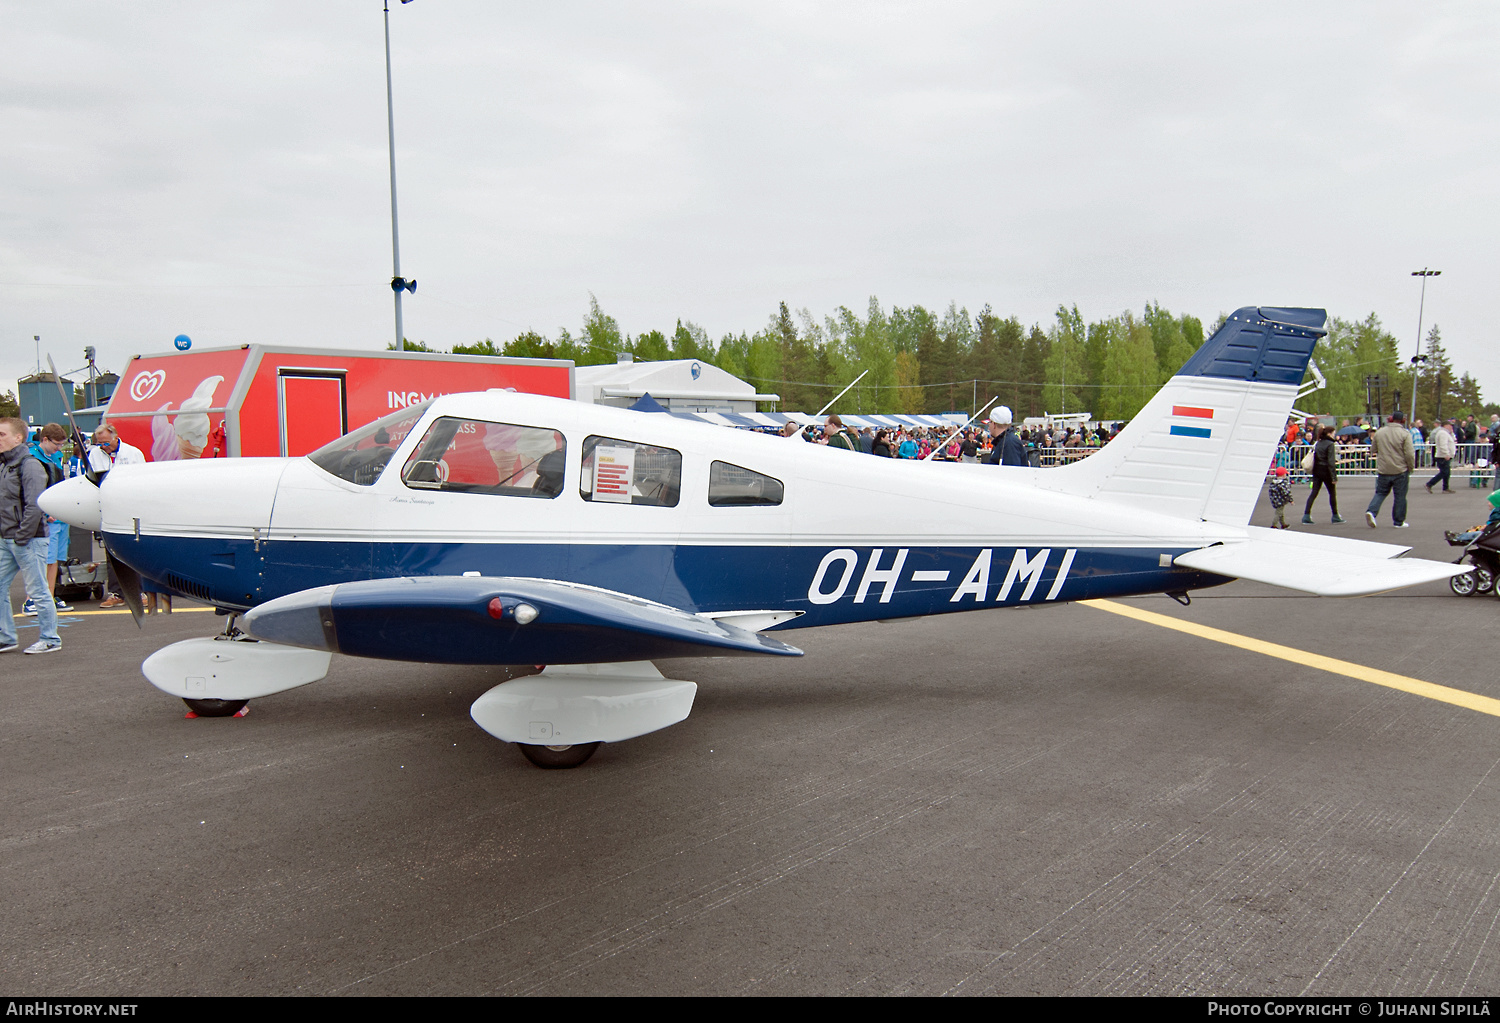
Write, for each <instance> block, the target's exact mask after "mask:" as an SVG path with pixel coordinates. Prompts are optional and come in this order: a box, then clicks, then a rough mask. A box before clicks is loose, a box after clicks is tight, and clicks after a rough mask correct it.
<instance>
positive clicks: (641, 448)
mask: <svg viewBox="0 0 1500 1023" xmlns="http://www.w3.org/2000/svg"><path fill="white" fill-rule="evenodd" d="M578 492H579V494H580V495H581V496H582V497H583V499H584V500H585V501H603V502H608V503H612V504H649V505H656V506H657V507H661V508H675V507H677V499H678V495H679V494H680V493H681V492H682V453H681V452H680V451H674V450H672V449H671V448H659V447H656V446H655V445H653V444H641V443H638V442H636V441H632V440H620V439H618V438H616V437H589V438H587V439H586V440H584V442H583V472H582V474H581V476H580V478H579V482H578Z"/></svg>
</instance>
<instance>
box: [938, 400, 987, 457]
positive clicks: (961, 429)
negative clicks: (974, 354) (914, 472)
mask: <svg viewBox="0 0 1500 1023" xmlns="http://www.w3.org/2000/svg"><path fill="white" fill-rule="evenodd" d="M999 400H1000V395H998V394H997V395H995V396H994V397H993V398H991V399H990V400H989V401H987V402H985V403H984V408H982V409H980V410H979V411H978V412H975V413H974V414H973V415H972V416H970V417H969V422H968V423H965V424H964V425H962V426H960V427H958V428H957V429H955V430H954V431H953V432H952V433H950V434H948V436H946V437H944V438H943V439H942V440H941V441H939V442H938V443H936V444H934V445H933V446H932V450H931V451H929V452H927V457H926V458H924V459H922V461H924V462H927V461H931V459H932V456H933V455H935V454H937V453H938V452H939V451H941V450H943V448H944V447H946V446H947V444H948V442H949V441H950V440H952V439H953V438H954V437H957V436H958V435H959V434H960V433H963V432H964V431H965V430H967V429H968V428H969V424H970V423H972V422H974V420H976V419H978V418H979V417H980V416H982V415H984V413H985V410H986V409H988V408H989V407H990V406H991V405H993V404H995V402H997V401H999Z"/></svg>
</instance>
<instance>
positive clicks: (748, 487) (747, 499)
mask: <svg viewBox="0 0 1500 1023" xmlns="http://www.w3.org/2000/svg"><path fill="white" fill-rule="evenodd" d="M785 492H786V488H785V487H783V486H782V485H781V481H780V480H778V479H775V478H774V477H771V476H767V475H766V474H765V473H760V472H756V471H754V470H753V469H746V468H744V467H742V466H738V465H730V464H729V463H728V462H714V463H713V464H712V465H710V466H709V467H708V503H709V504H710V505H712V506H713V507H715V508H732V507H735V506H736V505H747V504H759V505H776V504H780V503H781V498H782V495H783V494H784V493H785Z"/></svg>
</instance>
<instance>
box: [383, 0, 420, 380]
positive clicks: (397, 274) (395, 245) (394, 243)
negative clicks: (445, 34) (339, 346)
mask: <svg viewBox="0 0 1500 1023" xmlns="http://www.w3.org/2000/svg"><path fill="white" fill-rule="evenodd" d="M401 2H402V3H403V4H409V3H411V0H401ZM385 125H386V132H387V137H388V138H389V139H390V148H391V291H393V292H395V294H396V351H398V352H399V351H401V350H402V349H403V348H405V347H406V345H405V341H406V331H405V330H404V329H403V327H402V325H401V292H402V291H410V292H413V293H415V292H416V290H417V282H416V281H408V280H407V279H406V278H404V277H402V276H401V232H400V231H399V230H397V228H396V106H395V103H394V101H393V100H392V98H391V5H390V0H386V2H385Z"/></svg>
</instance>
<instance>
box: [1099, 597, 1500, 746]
mask: <svg viewBox="0 0 1500 1023" xmlns="http://www.w3.org/2000/svg"><path fill="white" fill-rule="evenodd" d="M1079 603H1080V604H1084V605H1086V606H1088V607H1092V608H1097V609H1098V610H1100V611H1108V612H1109V613H1110V614H1116V615H1121V616H1123V617H1125V618H1134V619H1135V620H1136V621H1138V622H1146V623H1148V624H1150V625H1160V626H1161V627H1162V628H1164V629H1175V630H1177V631H1178V632H1185V633H1187V634H1188V635H1189V636H1197V637H1198V638H1199V639H1207V640H1212V641H1213V642H1215V643H1223V644H1224V645H1226V646H1233V647H1239V648H1240V649H1241V650H1249V651H1251V652H1252V653H1257V654H1265V655H1266V656H1267V657H1277V658H1280V659H1281V660H1283V661H1291V662H1292V663H1293V664H1302V665H1306V666H1307V667H1309V668H1319V669H1321V670H1323V671H1328V672H1332V673H1333V674H1335V675H1344V676H1347V677H1348V678H1357V679H1359V680H1360V681H1361V682H1371V683H1374V684H1375V685H1377V686H1385V687H1387V688H1388V689H1399V690H1401V691H1402V692H1403V693H1411V694H1412V695H1413V696H1423V697H1426V698H1427V699H1429V700H1437V701H1439V702H1441V703H1451V704H1453V705H1454V706H1455V707H1466V708H1468V709H1469V710H1477V711H1478V712H1479V713H1481V714H1490V715H1493V716H1494V717H1500V700H1496V699H1492V698H1491V697H1488V696H1480V695H1479V694H1478V693H1470V692H1466V691H1464V690H1462V689H1451V688H1449V687H1448V686H1440V685H1437V684H1436V683H1433V682H1423V681H1422V680H1421V679H1415V678H1408V677H1407V676H1405V675H1397V674H1396V673H1395V672H1391V671H1381V670H1380V669H1379V668H1367V667H1365V666H1364V665H1363V664H1355V663H1354V662H1352V661H1341V660H1339V659H1338V658H1337V657H1325V656H1323V655H1322V654H1314V653H1309V652H1308V651H1306V650H1298V649H1296V648H1295V647H1289V646H1282V645H1281V644H1280V643H1267V642H1266V641H1265V640H1263V639H1252V638H1250V637H1249V636H1241V635H1240V634H1239V633H1235V632H1225V631H1224V630H1223V629H1213V628H1210V627H1209V626H1207V625H1198V624H1196V623H1194V622H1185V621H1183V620H1182V619H1181V618H1173V617H1172V616H1171V615H1161V614H1157V613H1156V612H1154V611H1142V610H1141V609H1140V608H1138V607H1131V606H1130V605H1129V604H1120V603H1117V602H1116V601H1113V600H1080V601H1079Z"/></svg>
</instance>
